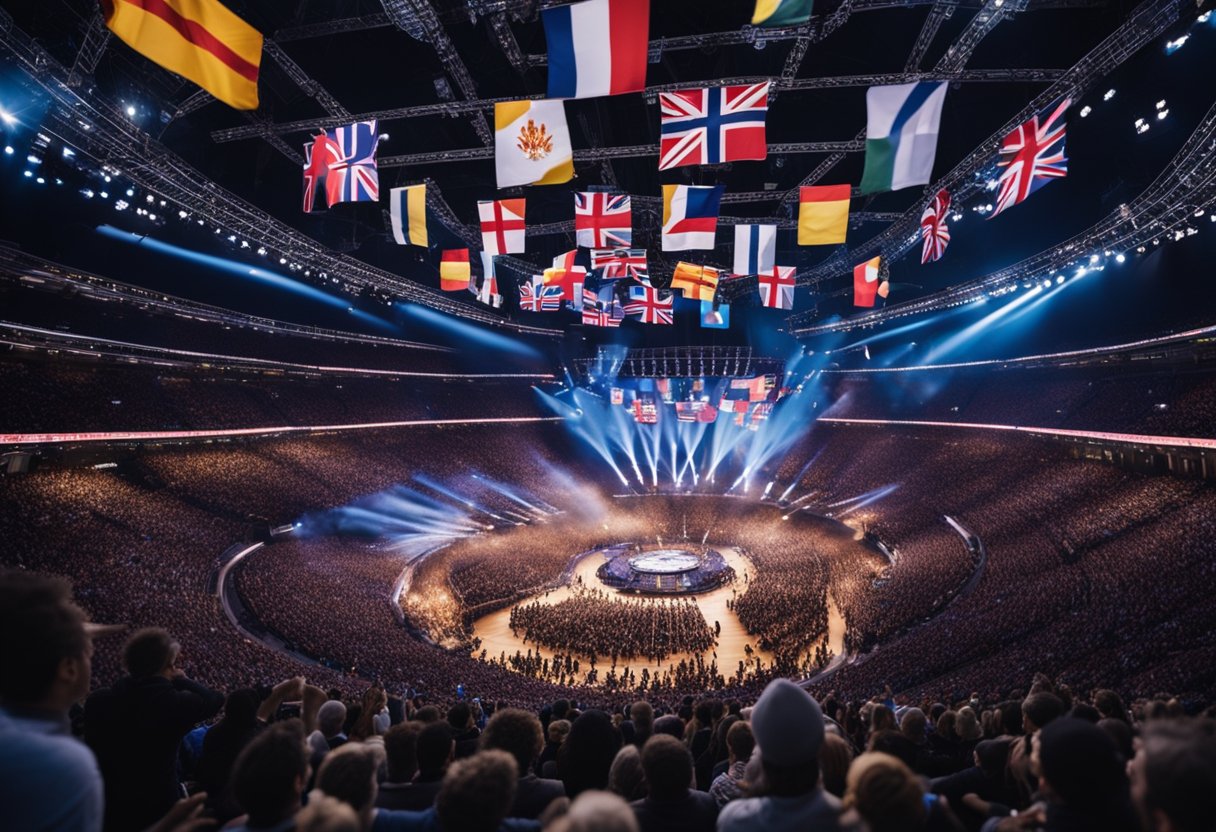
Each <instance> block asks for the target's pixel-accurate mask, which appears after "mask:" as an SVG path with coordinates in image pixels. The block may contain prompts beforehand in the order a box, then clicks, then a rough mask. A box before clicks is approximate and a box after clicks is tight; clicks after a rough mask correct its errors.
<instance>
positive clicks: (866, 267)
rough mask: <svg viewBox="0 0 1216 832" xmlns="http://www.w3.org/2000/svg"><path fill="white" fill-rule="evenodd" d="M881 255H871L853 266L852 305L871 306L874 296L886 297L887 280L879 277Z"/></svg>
mask: <svg viewBox="0 0 1216 832" xmlns="http://www.w3.org/2000/svg"><path fill="white" fill-rule="evenodd" d="M881 265H882V257H881V256H879V257H871V258H870V259H869V260H867V261H865V262H864V263H858V264H857V265H856V266H855V267H854V268H853V305H854V306H865V307H873V306H874V303H875V299H876V298H879V297H881V298H884V299H885V298H886V296H887V292H889V291H890V287H889V286H888V284H887V281H885V280H881V281H880V279H879V274H878V272H879V266H881Z"/></svg>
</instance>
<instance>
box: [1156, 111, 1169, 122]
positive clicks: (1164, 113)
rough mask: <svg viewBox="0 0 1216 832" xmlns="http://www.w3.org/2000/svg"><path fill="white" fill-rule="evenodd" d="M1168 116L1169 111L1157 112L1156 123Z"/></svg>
mask: <svg viewBox="0 0 1216 832" xmlns="http://www.w3.org/2000/svg"><path fill="white" fill-rule="evenodd" d="M1169 114H1170V111H1169V110H1158V111H1157V121H1161V120H1162V119H1163V118H1165V117H1166V116H1168V115H1169Z"/></svg>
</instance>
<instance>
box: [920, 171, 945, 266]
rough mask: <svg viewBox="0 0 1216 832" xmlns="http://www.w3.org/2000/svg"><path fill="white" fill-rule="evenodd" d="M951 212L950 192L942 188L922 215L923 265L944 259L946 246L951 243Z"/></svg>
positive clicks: (921, 255) (921, 253)
mask: <svg viewBox="0 0 1216 832" xmlns="http://www.w3.org/2000/svg"><path fill="white" fill-rule="evenodd" d="M949 213H950V193H949V192H948V191H947V190H946V189H945V188H942V189H941V190H940V191H938V192H937V196H935V197H933V201H932V202H930V203H929V204H928V205H926V206H925V212H924V213H923V214H921V215H920V237H921V240H922V241H923V243H924V247H923V248H922V249H921V252H920V262H921V265H922V266H923V265H924V264H925V263H928V262H929V261H930V260H940V259H942V255H943V254H945V253H946V246H947V245H949V244H950V229H949V228H948V227H947V226H946V215H947V214H949Z"/></svg>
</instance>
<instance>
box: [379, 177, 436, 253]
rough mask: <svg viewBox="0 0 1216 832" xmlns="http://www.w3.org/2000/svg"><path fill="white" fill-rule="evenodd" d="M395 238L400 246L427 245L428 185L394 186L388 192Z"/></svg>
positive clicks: (390, 216)
mask: <svg viewBox="0 0 1216 832" xmlns="http://www.w3.org/2000/svg"><path fill="white" fill-rule="evenodd" d="M388 204H389V218H390V220H391V221H392V226H393V239H394V240H396V241H397V245H399V246H422V247H423V248H425V247H426V246H427V236H426V185H425V184H422V185H410V186H408V187H405V188H393V189H392V190H391V191H389V192H388Z"/></svg>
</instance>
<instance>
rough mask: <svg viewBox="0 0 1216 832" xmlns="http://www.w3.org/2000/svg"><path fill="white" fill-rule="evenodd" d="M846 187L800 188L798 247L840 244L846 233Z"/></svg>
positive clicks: (847, 217) (805, 186)
mask: <svg viewBox="0 0 1216 832" xmlns="http://www.w3.org/2000/svg"><path fill="white" fill-rule="evenodd" d="M849 191H850V188H849V186H848V185H804V186H802V188H800V189H799V191H798V245H800V246H824V245H834V244H836V243H843V242H844V238H845V234H846V233H848V230H849Z"/></svg>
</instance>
